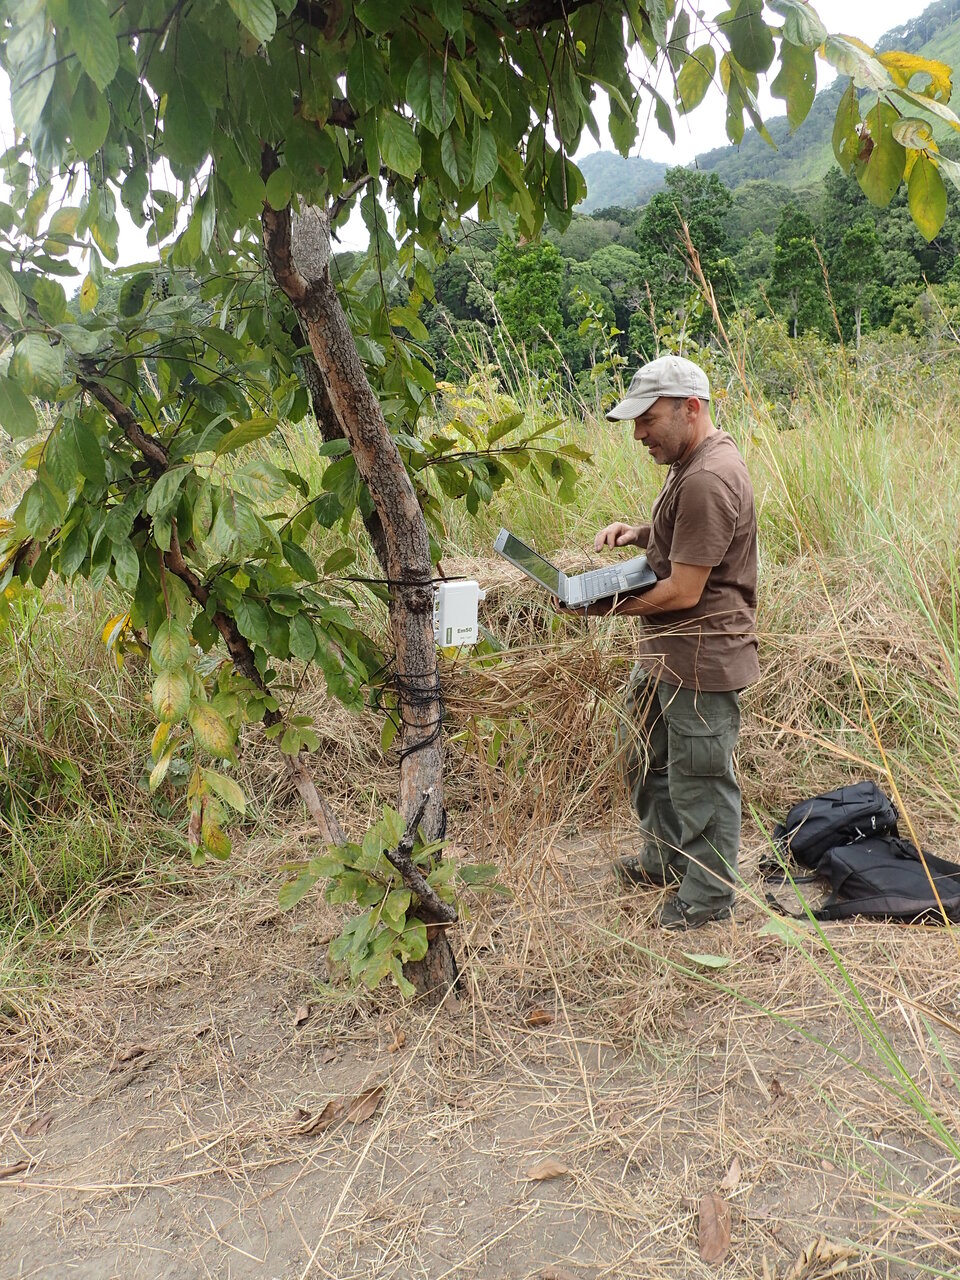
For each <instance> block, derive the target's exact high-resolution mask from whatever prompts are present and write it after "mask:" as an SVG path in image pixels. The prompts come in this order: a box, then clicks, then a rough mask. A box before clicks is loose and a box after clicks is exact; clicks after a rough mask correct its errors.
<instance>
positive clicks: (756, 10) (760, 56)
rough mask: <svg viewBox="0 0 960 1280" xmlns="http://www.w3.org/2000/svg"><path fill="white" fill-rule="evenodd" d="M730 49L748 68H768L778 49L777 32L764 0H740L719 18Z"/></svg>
mask: <svg viewBox="0 0 960 1280" xmlns="http://www.w3.org/2000/svg"><path fill="white" fill-rule="evenodd" d="M717 21H718V24H719V25H720V27H721V28H722V30H723V32H724V34H725V35H726V37H727V40H728V41H729V43H730V52H731V53H732V54H733V56H734V57H735V58H736V60H737V62H739V63H740V66H741V67H743V69H744V70H745V71H754V72H761V71H766V69H767V67H769V66H770V63H771V62H772V61H773V56H774V53H775V52H776V49H775V46H774V43H773V33H772V32H771V30H770V28H769V27H768V26H767V24H766V23H765V22H764V20H763V0H740V3H739V4H738V5H736V8H735V10H732V11H731V14H730V16H729V17H728V16H726V15H723V16H721V17H720V18H718V19H717Z"/></svg>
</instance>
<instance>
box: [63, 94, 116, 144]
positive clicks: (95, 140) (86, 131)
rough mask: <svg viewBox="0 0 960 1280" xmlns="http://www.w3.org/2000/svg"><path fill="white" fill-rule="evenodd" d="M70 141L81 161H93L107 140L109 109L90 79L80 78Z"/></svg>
mask: <svg viewBox="0 0 960 1280" xmlns="http://www.w3.org/2000/svg"><path fill="white" fill-rule="evenodd" d="M68 127H69V133H70V141H71V142H72V143H73V146H74V150H75V151H76V153H77V155H78V156H79V157H80V159H81V160H91V159H92V158H93V157H94V156H95V155H96V153H97V152H98V151H99V150H100V148H101V147H102V146H103V144H104V142H106V140H107V133H108V132H109V129H110V106H109V103H108V102H107V99H106V98H105V97H104V95H103V93H102V92H101V90H100V89H98V88H97V86H96V85H95V84H94V83H93V81H92V80H91V79H90V77H89V76H81V77H80V83H79V85H78V86H77V91H76V93H75V94H74V95H73V101H72V102H71V103H70V114H69V126H68Z"/></svg>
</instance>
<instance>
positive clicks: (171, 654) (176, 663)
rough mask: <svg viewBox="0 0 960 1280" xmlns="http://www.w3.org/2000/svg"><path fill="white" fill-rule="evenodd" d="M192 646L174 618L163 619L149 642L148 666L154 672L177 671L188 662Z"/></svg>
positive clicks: (185, 631)
mask: <svg viewBox="0 0 960 1280" xmlns="http://www.w3.org/2000/svg"><path fill="white" fill-rule="evenodd" d="M192 653H193V646H192V645H191V644H190V637H189V635H188V634H187V629H186V627H184V625H183V624H182V623H181V622H178V621H177V620H176V618H165V619H164V621H163V622H161V624H160V626H159V627H157V630H156V632H155V633H154V636H153V639H152V640H151V641H150V665H151V666H152V667H153V669H154V670H155V671H179V670H180V668H181V667H185V666H186V665H187V663H188V662H189V661H190V656H191V654H192Z"/></svg>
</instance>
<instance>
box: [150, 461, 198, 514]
mask: <svg viewBox="0 0 960 1280" xmlns="http://www.w3.org/2000/svg"><path fill="white" fill-rule="evenodd" d="M191 471H193V465H192V463H189V462H183V463H181V464H180V465H179V466H177V467H171V468H170V470H169V471H165V472H164V473H163V475H162V476H161V477H160V479H159V480H158V481H157V482H156V484H155V485H154V486H153V488H152V489H151V490H150V493H149V494H148V496H147V501H146V504H145V507H144V510H145V511H146V513H147V515H149V516H160V515H163V514H164V513H165V512H166V511H169V510H170V509H171V508H172V507H173V506H174V505H175V503H176V501H177V495H178V494H179V492H180V486H181V485H182V484H183V482H184V480H186V478H187V476H188V475H189V473H190V472H191Z"/></svg>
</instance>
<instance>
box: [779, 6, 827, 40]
mask: <svg viewBox="0 0 960 1280" xmlns="http://www.w3.org/2000/svg"><path fill="white" fill-rule="evenodd" d="M767 8H768V9H772V10H773V12H774V13H779V14H780V16H781V17H782V18H783V20H784V21H783V38H784V40H787V41H789V43H790V44H794V45H800V46H801V48H803V49H811V50H813V49H818V48H819V47H820V45H822V44H823V42H824V40H826V38H827V36H828V34H829V32H828V31H827V28H826V27H825V26H824V25H823V23H822V22H821V21H820V19H819V18H818V17H817V15H816V13H815V12H814V10H813V9H812V8H811V6H810V5H809V4H808V3H807V0H767Z"/></svg>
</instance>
